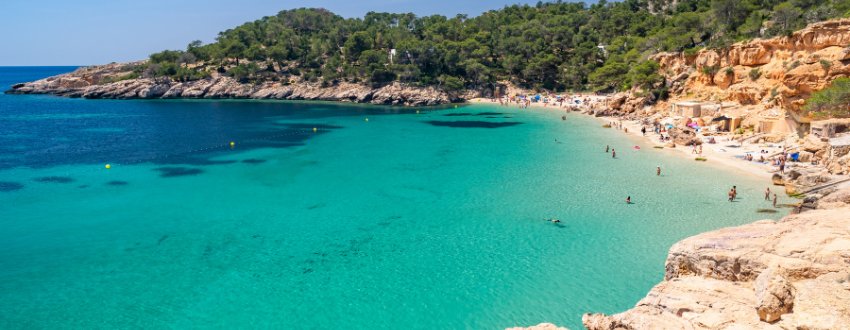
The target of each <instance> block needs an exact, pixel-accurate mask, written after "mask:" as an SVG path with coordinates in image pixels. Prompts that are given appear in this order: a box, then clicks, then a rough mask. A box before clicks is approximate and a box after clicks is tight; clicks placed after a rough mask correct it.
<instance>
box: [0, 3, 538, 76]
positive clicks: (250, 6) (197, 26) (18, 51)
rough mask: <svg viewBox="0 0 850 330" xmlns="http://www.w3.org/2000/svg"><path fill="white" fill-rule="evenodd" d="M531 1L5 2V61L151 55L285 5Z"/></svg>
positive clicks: (468, 10) (400, 6)
mask: <svg viewBox="0 0 850 330" xmlns="http://www.w3.org/2000/svg"><path fill="white" fill-rule="evenodd" d="M536 2H537V1H536V0H535V1H529V0H488V1H476V0H472V1H468V0H454V1H452V0H344V1H340V0H334V1H331V0H301V1H289V0H287V1H281V0H277V1H274V0H230V1H225V0H170V1H169V0H41V1H38V0H2V1H0V45H3V47H2V50H0V65H90V64H102V63H109V62H113V61H115V62H123V61H132V60H138V59H143V58H146V57H147V56H148V55H149V54H150V53H153V52H157V51H160V50H163V49H184V48H185V46H186V44H188V43H189V42H190V41H192V40H196V39H200V40H203V41H205V42H209V41H212V40H213V39H214V38H215V36H216V34H217V33H218V32H219V31H222V30H225V29H228V28H231V27H234V26H236V25H239V24H241V23H244V22H247V21H252V20H255V19H258V18H260V17H263V16H269V15H274V14H276V13H277V12H278V11H280V10H283V9H290V8H300V7H321V8H327V9H329V10H331V11H333V12H335V13H337V14H339V15H342V16H345V17H362V16H363V15H364V14H365V13H366V12H369V11H383V12H413V13H416V14H417V15H420V16H421V15H430V14H443V15H448V16H453V15H455V14H458V13H464V14H469V15H472V16H475V15H478V14H480V13H482V12H484V11H487V10H490V9H498V8H502V7H504V6H505V5H508V4H515V3H529V4H534V3H536Z"/></svg>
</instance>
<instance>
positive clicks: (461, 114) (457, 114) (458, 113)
mask: <svg viewBox="0 0 850 330" xmlns="http://www.w3.org/2000/svg"><path fill="white" fill-rule="evenodd" d="M470 115H472V114H470V113H466V112H455V113H447V114H445V115H443V116H445V117H461V116H470Z"/></svg>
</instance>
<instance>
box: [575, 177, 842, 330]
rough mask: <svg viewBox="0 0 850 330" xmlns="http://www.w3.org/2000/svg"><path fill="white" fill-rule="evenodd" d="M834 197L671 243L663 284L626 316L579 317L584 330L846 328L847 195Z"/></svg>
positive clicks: (656, 287)
mask: <svg viewBox="0 0 850 330" xmlns="http://www.w3.org/2000/svg"><path fill="white" fill-rule="evenodd" d="M833 195H834V196H836V197H838V198H832V199H838V200H836V201H832V200H831V199H830V203H823V205H824V207H828V208H829V209H827V208H821V209H817V210H814V211H811V212H805V213H802V214H797V215H791V216H788V217H785V218H784V219H782V220H779V221H777V222H774V221H771V220H762V221H758V222H755V223H751V224H748V225H743V226H739V227H732V228H723V229H720V230H716V231H712V232H707V233H703V234H700V235H697V236H693V237H690V238H687V239H685V240H682V241H680V242H678V243H676V244H675V245H673V247H672V248H671V249H670V253H669V255H668V257H667V262H666V273H665V279H664V281H663V282H661V283H659V284H658V285H656V286H655V287H654V288H652V290H650V292H649V294H647V296H646V297H645V298H643V299H642V300H641V301H639V302H638V303H637V305H636V306H635V307H634V308H632V309H630V310H628V311H626V312H623V313H620V314H616V315H610V316H609V315H604V314H585V315H584V316H583V317H582V322H583V323H584V326H585V327H586V328H588V329H591V330H597V329H598V330H603V329H605V330H609V329H850V206H848V204H850V198H846V197H847V196H850V195H848V194H847V191H843V192H842V191H840V192H838V193H834V194H833ZM827 199H829V196H827V198H825V200H827Z"/></svg>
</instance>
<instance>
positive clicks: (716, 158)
mask: <svg viewBox="0 0 850 330" xmlns="http://www.w3.org/2000/svg"><path fill="white" fill-rule="evenodd" d="M580 95H581V94H580ZM580 97H582V98H583V97H588V98H593V100H604V97H601V96H595V95H581V96H580ZM469 102H470V103H472V104H492V105H501V104H499V102H498V101H494V100H492V99H485V98H476V99H472V100H470V101H469ZM508 107H509V108H514V109H518V108H519V106H518V105H516V104H511V105H509V106H508ZM529 109H536V110H547V111H566V113H567V114H580V113H581V112H577V111H568V110H565V109H563V108H560V107H558V105H557V104H554V103H549V104H545V105H544V104H541V103H532V104H531V105H530V106H529ZM581 114H583V115H586V114H584V113H581ZM595 118H597V119H599V122H600V125H604V124H610V123H622V125H623V128H624V129H619V128H616V127H613V126H612V127H611V128H610V129H611V130H613V131H617V132H619V133H621V134H627V135H630V136H634V137H638V138H641V139H643V140H645V141H647V142H649V143H650V144H651V145H652V146H659V147H664V146H665V145H666V144H667V142H666V141H661V139H660V137H659V135H658V134H656V133H654V132H652V131H651V128H649V127H648V132H647V133H646V135H643V134H641V131H640V130H641V126H642V125H641V123H640V122H638V121H634V120H622V119H620V118H617V117H604V116H603V117H595ZM701 138H702V137H701ZM715 139H716V141H717V143H715V144H709V143H703V145H702V147H703V148H702V154H694V153H693V148H691V147H689V146H676V147H675V148H669V147H664V149H663V150H664V151H670V152H671V155H675V156H677V157H689V158H692V159H693V158H697V157H703V158H705V159H706V162H709V163H712V164H716V165H719V166H721V167H723V168H726V169H729V170H734V171H739V172H743V173H745V174H748V175H755V176H758V177H761V178H765V179H770V178H771V176H772V175H773V173H775V172H777V171H778V169H777V168H776V167H775V166H772V165H769V164H767V163H760V162H757V161H746V160H744V159H743V156H744V155H745V154H747V153H752V154H753V155H754V157H756V158H758V155H759V152H760V151H761V150H766V151H767V153H765V154H764V155H765V157H767V155H773V154H775V153H778V152H781V151H782V146H781V145H780V144H755V143H744V144H743V145H741V143H740V142H738V141H729V140H728V138H727V137H725V136H716V137H715ZM703 141H704V142H705V138H703ZM600 143H602V142H600ZM793 166H800V165H799V164H790V163H789V167H788V168H786V169H790V168H793Z"/></svg>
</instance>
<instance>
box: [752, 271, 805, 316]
mask: <svg viewBox="0 0 850 330" xmlns="http://www.w3.org/2000/svg"><path fill="white" fill-rule="evenodd" d="M755 292H756V311H757V312H758V315H759V319H760V320H762V321H765V322H769V323H773V322H775V321H776V320H779V318H780V317H781V316H782V314H787V313H790V312H791V311H792V310H793V308H794V294H795V290H794V286H792V285H791V282H789V281H788V279H786V278H785V276H783V275H782V274H781V271H780V270H779V269H778V268H776V267H770V268H768V269H767V270H765V271H764V272H762V273H761V274H759V276H758V277H757V278H756V282H755Z"/></svg>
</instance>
